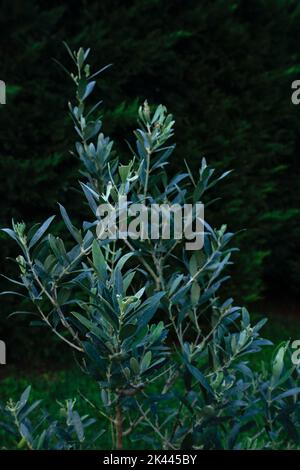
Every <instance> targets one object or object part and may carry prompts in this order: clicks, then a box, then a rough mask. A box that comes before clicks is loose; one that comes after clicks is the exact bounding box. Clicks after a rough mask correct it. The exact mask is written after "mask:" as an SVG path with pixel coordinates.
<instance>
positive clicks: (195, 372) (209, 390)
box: [186, 363, 214, 396]
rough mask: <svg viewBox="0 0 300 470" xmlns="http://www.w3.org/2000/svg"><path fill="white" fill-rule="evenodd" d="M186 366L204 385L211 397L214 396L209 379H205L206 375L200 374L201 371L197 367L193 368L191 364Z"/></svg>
mask: <svg viewBox="0 0 300 470" xmlns="http://www.w3.org/2000/svg"><path fill="white" fill-rule="evenodd" d="M186 366H187V368H188V370H189V371H190V373H191V374H192V375H193V376H194V377H195V379H196V380H197V381H198V382H199V383H200V385H202V387H203V388H205V390H206V391H207V392H208V393H209V394H210V395H211V396H214V392H213V389H212V388H211V386H210V385H209V383H208V381H207V379H206V378H205V377H204V375H203V374H202V373H201V372H200V370H199V369H197V368H196V367H194V366H192V365H191V364H188V363H186Z"/></svg>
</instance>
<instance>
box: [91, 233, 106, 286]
mask: <svg viewBox="0 0 300 470" xmlns="http://www.w3.org/2000/svg"><path fill="white" fill-rule="evenodd" d="M92 255H93V264H94V266H95V269H96V271H97V274H98V276H99V278H100V279H101V281H102V282H105V281H106V279H107V271H106V260H105V258H104V256H103V253H102V250H101V248H100V245H99V242H98V241H97V240H94V241H93V245H92Z"/></svg>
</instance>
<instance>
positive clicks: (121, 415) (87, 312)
mask: <svg viewBox="0 0 300 470" xmlns="http://www.w3.org/2000/svg"><path fill="white" fill-rule="evenodd" d="M66 47H67V50H68V53H69V55H70V57H71V60H72V62H73V67H74V71H72V72H69V71H68V70H67V69H65V68H64V67H63V68H64V70H65V71H66V72H67V74H68V75H69V76H70V77H71V79H72V81H73V83H74V85H75V88H76V104H75V105H72V104H71V103H70V104H69V108H70V113H71V117H72V119H73V121H74V126H75V130H76V133H77V135H78V137H79V141H78V142H77V143H76V146H75V147H76V153H77V155H78V157H79V159H80V160H81V162H82V164H83V171H82V176H83V177H84V178H85V182H81V188H82V192H83V194H84V196H85V199H86V202H87V206H88V208H89V214H90V215H89V219H88V220H87V221H84V222H83V223H82V227H81V229H78V228H77V227H76V226H75V225H74V223H73V222H72V221H71V218H70V216H69V214H68V212H67V211H66V209H65V208H64V207H63V206H62V205H60V212H61V216H62V219H63V221H64V223H65V226H66V229H67V231H68V233H69V235H70V237H69V238H66V240H65V241H63V239H62V238H60V237H58V236H54V235H53V234H51V233H48V232H49V227H50V225H51V223H52V222H53V219H54V216H51V217H49V218H47V219H46V220H45V221H44V222H43V223H42V224H40V225H39V226H38V227H37V226H36V225H35V226H33V227H31V228H30V229H29V230H28V229H27V226H26V224H25V223H23V222H22V223H15V222H14V221H13V224H12V228H5V229H3V231H4V232H5V233H6V234H7V235H8V236H9V237H11V238H12V239H13V240H14V241H15V242H16V243H17V245H18V246H19V249H20V253H21V254H19V255H18V257H17V258H16V262H17V265H18V267H19V271H20V279H19V280H15V279H12V280H11V282H12V283H13V284H14V285H16V286H18V288H20V289H19V290H18V291H17V292H16V294H17V295H21V296H23V295H24V294H23V292H24V288H25V291H26V292H27V294H26V295H27V296H28V297H29V299H30V301H31V303H32V305H33V306H34V307H35V311H34V312H27V313H26V314H32V315H34V316H36V317H37V318H38V320H37V322H36V321H35V322H34V324H38V325H39V324H42V325H44V326H45V327H48V328H49V329H50V330H51V331H52V332H53V333H54V334H55V335H56V336H57V337H58V338H59V339H60V340H61V341H63V342H64V343H65V344H67V345H68V346H69V347H70V348H72V350H73V351H74V354H75V355H76V357H77V361H78V362H80V363H81V367H82V368H83V370H84V372H86V373H87V374H89V375H90V376H91V377H93V378H94V380H95V381H96V382H97V384H98V387H99V398H100V399H101V407H100V408H99V404H98V403H97V404H91V405H92V407H93V408H95V409H97V410H100V414H101V416H102V420H103V422H102V424H101V430H100V432H101V433H102V428H104V429H105V430H106V432H108V431H109V429H110V428H111V447H113V448H115V447H116V448H118V449H120V448H122V447H123V444H124V438H125V437H128V439H130V440H131V441H132V442H134V441H135V440H136V439H138V440H139V441H140V442H141V441H142V442H143V443H144V446H145V447H151V448H169V449H180V448H196V449H202V448H210V449H211V448H212V449H215V448H217V449H219V448H224V449H232V448H233V449H239V448H251V449H252V448H277V447H281V448H282V446H286V447H289V448H295V447H296V446H297V442H298V440H299V423H300V421H299V411H300V410H299V404H298V402H297V395H298V393H299V392H300V387H299V374H298V369H297V367H296V366H293V365H291V360H290V358H289V351H288V343H286V344H283V345H280V346H279V347H278V349H277V351H275V352H274V357H273V360H272V363H271V369H270V370H268V368H266V367H265V368H264V369H263V370H256V369H255V368H253V367H252V368H251V367H250V364H249V359H248V358H249V355H250V354H255V353H257V352H259V351H260V350H261V348H262V347H264V346H266V345H269V344H270V342H269V341H268V340H265V339H263V338H262V337H261V336H260V330H261V328H262V326H263V325H264V323H265V320H261V321H259V322H258V323H257V324H255V325H252V324H251V322H250V317H249V313H248V311H247V310H246V309H245V308H242V307H236V306H234V305H233V299H232V298H228V299H227V300H225V301H223V300H222V299H221V296H220V292H219V291H220V287H221V286H222V284H223V283H224V282H225V281H226V280H227V278H228V276H226V275H225V274H224V270H225V268H226V267H227V266H228V265H229V264H230V257H231V254H232V252H233V251H234V248H231V247H230V242H231V240H232V237H233V234H232V233H230V232H228V231H227V228H226V226H225V225H223V226H222V227H221V228H220V229H212V228H211V227H210V225H209V224H208V223H207V222H205V233H204V247H203V249H202V250H201V251H195V252H189V251H186V250H185V249H184V241H185V240H178V239H172V238H171V239H167V240H166V239H163V238H160V239H156V240H152V239H144V240H143V239H130V241H129V239H127V238H124V237H122V236H119V237H117V239H115V240H112V239H110V238H108V239H105V240H104V239H101V238H98V236H97V231H96V227H97V224H98V222H99V215H98V212H97V207H98V206H99V204H100V203H106V204H110V205H111V206H113V205H114V204H115V203H116V202H117V200H118V199H119V197H120V196H124V195H126V196H127V199H128V203H129V205H131V204H133V203H135V202H142V203H149V202H150V203H153V202H155V203H157V204H162V203H166V204H169V205H172V204H175V203H179V204H181V205H182V204H184V203H195V202H199V201H204V200H205V202H206V204H208V203H209V202H212V201H208V200H207V195H206V193H207V191H208V190H210V189H211V188H212V187H214V186H215V185H216V183H218V182H219V181H220V180H221V179H223V178H224V177H225V176H227V174H228V172H227V173H225V174H223V175H220V176H215V171H214V170H213V169H212V168H210V167H209V166H208V165H207V163H206V161H205V159H202V162H201V166H200V169H199V170H198V173H197V174H195V173H194V172H193V171H192V170H191V169H190V168H189V166H188V165H187V164H186V169H187V171H186V173H179V174H177V175H175V176H172V175H169V174H168V169H167V168H168V167H167V165H168V163H169V158H170V157H171V155H172V153H173V151H174V148H175V146H174V144H170V142H169V141H170V139H171V138H172V136H173V134H174V120H173V118H172V116H171V115H170V114H168V113H167V109H166V108H165V107H164V106H162V105H159V106H158V107H156V109H155V110H152V109H151V107H149V105H148V103H147V102H145V103H144V105H143V106H141V107H140V108H139V111H138V123H139V127H138V129H137V130H136V131H135V132H134V135H135V138H136V141H135V146H134V145H133V144H131V143H130V142H129V152H130V154H131V159H130V161H129V162H127V164H120V163H119V159H118V155H117V152H115V151H114V148H113V142H112V141H111V140H110V139H109V138H108V137H105V136H104V134H103V133H102V122H101V119H100V118H99V114H98V108H99V106H100V103H99V102H98V103H97V104H96V105H94V106H91V107H89V106H88V105H87V102H88V99H89V97H90V95H91V94H92V93H93V91H94V88H95V85H96V77H97V76H98V75H99V74H100V73H102V71H103V70H104V69H100V70H99V71H97V72H95V73H92V71H91V67H90V66H89V64H88V63H87V58H88V55H89V52H90V51H89V49H87V50H84V49H83V48H80V49H79V50H78V51H77V52H72V51H71V50H70V49H69V47H68V46H66ZM160 225H161V223H160ZM47 233H48V235H47ZM71 239H72V241H71ZM11 293H12V292H10V291H8V292H4V293H3V294H11ZM154 386H155V389H154V388H153V387H154ZM28 397H29V389H26V391H25V392H24V393H23V395H22V397H21V399H20V400H19V402H18V403H17V404H13V403H12V402H9V403H8V404H7V405H6V407H5V406H2V411H3V413H4V419H5V423H6V424H5V426H10V424H9V419H10V416H11V417H12V418H13V420H14V421H13V422H14V424H15V426H16V427H17V431H18V432H19V434H21V436H22V439H23V440H22V445H23V443H24V446H27V447H29V448H41V447H43V445H44V444H45V446H46V448H49V446H51V448H58V447H60V448H66V447H67V448H76V446H77V443H76V442H77V440H79V441H82V442H83V441H84V439H83V437H84V435H83V432H84V431H83V427H84V423H85V420H86V418H85V417H83V418H80V416H79V414H78V412H76V411H74V409H73V402H72V401H68V402H67V404H66V408H67V411H66V414H67V422H66V425H67V427H66V426H65V425H62V424H60V423H56V422H55V424H53V423H51V424H50V426H49V427H46V428H45V427H44V428H42V430H41V429H39V431H38V433H37V434H36V432H35V430H36V428H35V425H34V424H32V423H31V421H29V415H31V411H32V410H35V409H37V408H38V407H39V402H35V403H34V404H33V405H31V406H30V407H29V405H28V404H27V400H28ZM32 407H33V408H32ZM29 410H30V411H29ZM98 412H99V411H98ZM88 424H91V421H88ZM7 429H8V428H7ZM98 431H99V430H98ZM62 435H63V437H61V436H62ZM74 436H75V437H74ZM76 436H77V438H76ZM97 437H98V435H97V434H96V438H97ZM75 438H76V439H77V440H76V439H75ZM86 445H90V446H92V445H93V443H90V444H86V443H85V446H86ZM74 446H75V447H74Z"/></svg>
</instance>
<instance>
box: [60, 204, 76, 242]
mask: <svg viewBox="0 0 300 470" xmlns="http://www.w3.org/2000/svg"><path fill="white" fill-rule="evenodd" d="M58 205H59V210H60V213H61V216H62V218H63V219H64V222H65V224H66V227H67V229H68V230H69V232H70V234H71V235H72V237H73V238H74V239H75V240H76V241H77V243H79V244H81V243H82V237H81V235H80V232H79V230H77V229H76V228H75V227H74V226H73V224H72V222H71V220H70V217H69V216H68V213H67V211H66V209H65V208H64V206H62V205H61V204H58Z"/></svg>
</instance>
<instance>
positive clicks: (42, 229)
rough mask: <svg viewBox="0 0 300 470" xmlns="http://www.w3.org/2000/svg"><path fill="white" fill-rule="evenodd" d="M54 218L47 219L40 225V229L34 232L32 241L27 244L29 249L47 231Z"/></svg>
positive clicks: (53, 216)
mask: <svg viewBox="0 0 300 470" xmlns="http://www.w3.org/2000/svg"><path fill="white" fill-rule="evenodd" d="M54 218H55V215H52V216H51V217H49V218H48V219H47V220H45V222H44V223H43V224H42V225H41V227H40V228H39V229H38V230H37V231H36V232H35V234H34V235H33V237H32V239H31V240H30V243H29V248H32V247H33V246H34V245H36V243H37V242H38V241H39V240H40V239H41V238H42V236H43V235H44V233H45V232H46V230H47V229H48V227H49V225H50V224H51V222H52V220H53V219H54Z"/></svg>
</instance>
